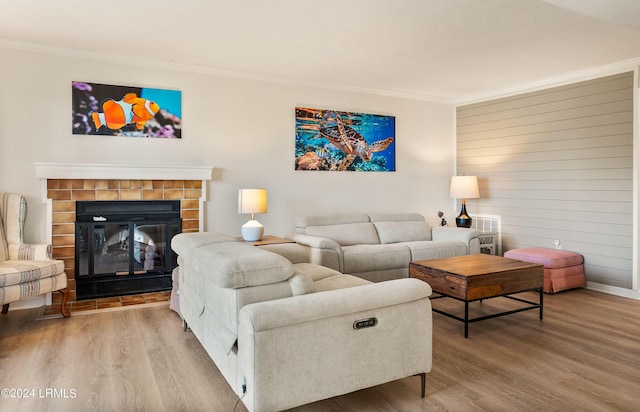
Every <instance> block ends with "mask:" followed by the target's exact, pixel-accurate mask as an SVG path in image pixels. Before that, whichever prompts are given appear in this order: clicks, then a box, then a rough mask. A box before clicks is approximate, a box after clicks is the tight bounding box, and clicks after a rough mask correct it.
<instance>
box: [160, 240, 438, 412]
mask: <svg viewBox="0 0 640 412" xmlns="http://www.w3.org/2000/svg"><path fill="white" fill-rule="evenodd" d="M274 246H275V247H274V248H272V250H277V251H279V253H281V254H279V253H274V252H273V251H271V250H268V248H267V247H265V246H262V247H256V246H250V245H247V244H244V243H243V242H240V241H237V240H236V239H234V238H230V237H227V236H223V235H219V234H213V233H184V234H180V235H177V236H175V237H174V238H173V240H172V248H173V249H174V250H175V251H176V253H177V254H178V264H179V289H178V293H179V301H180V311H181V315H182V317H183V319H184V321H185V322H186V323H185V324H187V325H188V326H189V327H190V328H191V330H192V331H193V333H194V335H195V336H196V337H197V338H198V340H199V341H200V342H201V343H202V345H203V347H204V348H205V349H206V351H207V352H208V354H209V355H210V356H211V358H212V359H213V361H214V362H215V364H216V366H217V367H218V368H219V370H220V372H222V374H223V375H224V377H225V378H226V380H227V381H228V382H229V385H231V388H233V390H234V391H235V392H236V393H237V394H238V396H241V397H242V402H244V404H245V405H246V407H247V408H248V409H249V410H250V411H276V410H282V409H287V408H292V407H295V406H298V405H302V404H306V403H310V402H315V401H317V400H321V399H325V398H329V397H333V396H338V395H341V394H345V393H349V392H352V391H356V390H359V389H363V388H367V387H371V386H375V385H379V384H382V383H386V382H390V381H393V380H396V379H401V378H405V377H409V376H413V375H421V376H422V378H423V379H422V385H423V386H422V389H423V396H424V378H425V375H426V373H427V372H429V371H430V370H431V338H432V331H431V328H432V325H431V304H430V301H429V295H430V294H431V288H430V287H429V285H428V284H426V283H424V282H421V281H419V280H417V279H400V280H393V281H389V282H382V283H370V282H368V281H365V280H363V279H361V278H358V277H355V276H349V275H345V274H342V273H339V272H337V271H334V270H332V269H330V268H326V267H323V266H318V265H314V264H310V263H308V262H304V261H303V260H305V256H306V250H305V249H304V248H303V247H302V246H300V245H297V244H293V243H292V244H288V245H274ZM284 256H287V257H288V258H289V259H291V260H293V261H294V262H296V263H293V262H292V261H291V260H289V259H287V258H285V257H284ZM374 319H375V326H370V327H360V326H367V325H368V324H370V323H373V320H374ZM357 322H364V323H363V324H360V325H359V324H358V323H357ZM367 322H369V323H367ZM416 379H417V378H416ZM245 389H246V393H244V392H245ZM417 390H418V384H417V383H416V396H417Z"/></svg>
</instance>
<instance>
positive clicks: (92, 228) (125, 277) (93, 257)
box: [75, 200, 182, 300]
mask: <svg viewBox="0 0 640 412" xmlns="http://www.w3.org/2000/svg"><path fill="white" fill-rule="evenodd" d="M181 231H182V219H181V218H180V201H179V200H118V201H77V202H76V239H75V249H76V253H75V274H76V276H75V278H76V298H77V299H78V300H83V299H94V298H100V297H112V296H121V295H131V294H138V293H147V292H159V291H165V290H170V289H171V272H172V271H173V269H174V268H175V266H176V260H177V256H176V254H175V252H173V251H172V250H171V239H172V238H173V236H175V235H177V234H178V233H180V232H181Z"/></svg>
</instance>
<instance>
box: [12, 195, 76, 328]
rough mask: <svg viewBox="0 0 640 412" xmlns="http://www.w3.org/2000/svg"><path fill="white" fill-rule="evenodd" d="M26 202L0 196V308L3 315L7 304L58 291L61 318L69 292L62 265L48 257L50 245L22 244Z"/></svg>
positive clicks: (65, 309) (65, 312) (22, 198)
mask: <svg viewBox="0 0 640 412" xmlns="http://www.w3.org/2000/svg"><path fill="white" fill-rule="evenodd" d="M26 217H27V202H26V200H25V198H24V197H22V196H21V195H19V194H15V193H3V192H0V305H2V313H3V314H6V313H7V312H8V310H9V304H10V303H11V302H16V301H18V300H21V299H26V298H30V297H32V296H37V295H41V294H43V293H48V292H53V291H60V292H61V293H62V304H61V308H62V315H63V316H65V317H68V316H69V315H70V313H69V310H68V308H67V307H66V306H67V305H66V303H67V297H68V289H67V275H66V274H65V273H64V262H62V261H61V260H54V259H53V258H52V257H51V245H46V244H26V243H24V241H23V239H24V222H25V219H26Z"/></svg>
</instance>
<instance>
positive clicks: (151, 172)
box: [34, 162, 213, 181]
mask: <svg viewBox="0 0 640 412" xmlns="http://www.w3.org/2000/svg"><path fill="white" fill-rule="evenodd" d="M34 164H35V167H36V177H38V178H39V179H119V180H122V179H129V180H132V179H136V180H203V181H204V180H211V179H212V172H213V167H211V166H192V165H171V164H168V165H167V164H163V165H149V164H92V163H47V162H36V163H34Z"/></svg>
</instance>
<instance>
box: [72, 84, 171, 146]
mask: <svg viewBox="0 0 640 412" xmlns="http://www.w3.org/2000/svg"><path fill="white" fill-rule="evenodd" d="M71 100H72V102H71V104H72V116H73V118H72V130H73V134H85V135H107V136H129V137H159V138H173V139H180V138H182V92H180V91H178V90H164V89H152V88H147V87H130V86H114V85H107V84H98V83H86V82H71Z"/></svg>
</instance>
